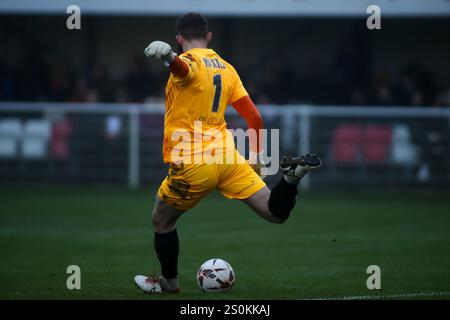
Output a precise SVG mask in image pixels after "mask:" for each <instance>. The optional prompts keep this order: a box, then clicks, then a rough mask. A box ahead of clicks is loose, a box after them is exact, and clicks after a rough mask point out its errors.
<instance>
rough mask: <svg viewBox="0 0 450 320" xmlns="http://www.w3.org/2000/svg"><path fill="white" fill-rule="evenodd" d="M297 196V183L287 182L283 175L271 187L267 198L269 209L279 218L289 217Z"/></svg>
mask: <svg viewBox="0 0 450 320" xmlns="http://www.w3.org/2000/svg"><path fill="white" fill-rule="evenodd" d="M296 198H297V184H292V183H287V182H286V180H284V177H282V178H281V180H280V182H278V184H277V185H276V186H275V187H274V188H273V189H272V191H271V193H270V198H269V209H270V212H272V214H273V215H274V216H275V217H277V218H278V219H280V220H283V221H284V220H286V219H287V218H289V215H290V214H291V211H292V209H293V208H294V206H295V200H296Z"/></svg>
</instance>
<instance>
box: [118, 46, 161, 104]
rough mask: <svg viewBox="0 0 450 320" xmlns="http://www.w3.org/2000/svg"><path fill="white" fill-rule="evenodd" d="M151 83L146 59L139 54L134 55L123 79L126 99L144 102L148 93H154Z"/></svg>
mask: <svg viewBox="0 0 450 320" xmlns="http://www.w3.org/2000/svg"><path fill="white" fill-rule="evenodd" d="M152 83H153V79H152V76H151V74H150V71H149V69H148V66H147V63H146V61H145V60H144V58H143V57H141V56H140V55H139V56H138V55H136V56H134V57H133V59H132V60H131V64H130V66H129V69H128V72H127V75H126V76H125V79H124V81H123V86H124V89H125V92H126V95H127V101H129V102H144V100H145V98H146V97H147V96H148V95H152V94H154V88H152ZM152 89H153V90H152Z"/></svg>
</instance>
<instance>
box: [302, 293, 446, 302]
mask: <svg viewBox="0 0 450 320" xmlns="http://www.w3.org/2000/svg"><path fill="white" fill-rule="evenodd" d="M446 295H448V296H450V291H439V292H412V293H398V294H386V295H378V296H377V295H373V296H341V297H326V298H313V299H306V300H365V299H395V298H414V297H434V296H446Z"/></svg>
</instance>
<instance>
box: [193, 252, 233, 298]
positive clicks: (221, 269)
mask: <svg viewBox="0 0 450 320" xmlns="http://www.w3.org/2000/svg"><path fill="white" fill-rule="evenodd" d="M235 279H236V277H235V276H234V271H233V268H232V267H231V266H230V264H229V263H228V262H226V261H225V260H222V259H209V260H208V261H206V262H205V263H203V264H202V265H201V266H200V268H199V269H198V272H197V283H198V286H199V287H200V289H201V290H202V291H205V292H226V291H229V290H230V289H231V288H232V287H233V284H234V280H235Z"/></svg>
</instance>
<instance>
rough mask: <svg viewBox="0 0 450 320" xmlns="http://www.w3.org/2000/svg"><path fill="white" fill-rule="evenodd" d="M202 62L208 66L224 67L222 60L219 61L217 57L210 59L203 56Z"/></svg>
mask: <svg viewBox="0 0 450 320" xmlns="http://www.w3.org/2000/svg"><path fill="white" fill-rule="evenodd" d="M203 62H204V63H205V66H207V67H208V68H214V69H225V65H224V64H223V63H222V62H220V61H219V59H217V58H214V59H210V58H206V57H203Z"/></svg>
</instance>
